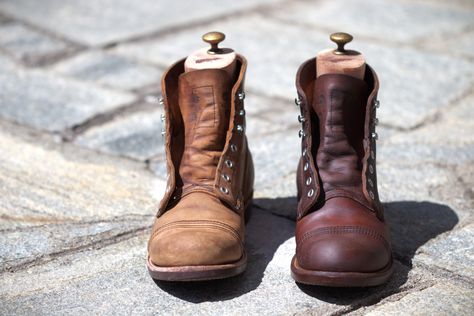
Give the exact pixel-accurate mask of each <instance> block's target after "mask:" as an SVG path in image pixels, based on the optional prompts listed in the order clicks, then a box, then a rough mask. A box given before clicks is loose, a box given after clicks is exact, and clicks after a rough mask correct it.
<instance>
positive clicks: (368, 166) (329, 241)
mask: <svg viewBox="0 0 474 316" xmlns="http://www.w3.org/2000/svg"><path fill="white" fill-rule="evenodd" d="M366 69H367V70H366V74H365V78H364V80H360V79H357V78H354V77H350V76H347V75H340V74H326V75H322V76H320V77H318V78H317V79H316V61H315V59H311V60H308V61H307V62H305V63H304V64H303V65H302V66H301V67H300V69H299V71H298V74H297V78H296V86H297V91H298V99H297V100H296V103H297V104H298V105H299V106H300V107H301V118H300V121H302V124H303V129H302V132H301V136H302V156H301V158H300V161H299V163H298V171H297V187H298V209H297V225H296V244H297V248H296V257H297V260H298V263H299V265H300V266H301V267H303V268H304V269H308V270H318V271H333V272H373V271H377V270H380V269H383V268H384V267H386V266H387V265H388V264H390V263H391V260H392V256H391V244H390V234H389V230H388V225H387V223H386V222H385V220H384V217H383V208H382V204H381V203H380V201H379V197H378V193H377V182H376V170H375V139H376V137H375V136H376V134H375V125H376V117H375V109H376V107H377V106H376V105H377V104H378V103H377V101H376V96H377V92H378V87H379V84H378V79H377V76H376V74H375V72H374V71H373V69H372V68H371V67H370V66H368V65H367V68H366Z"/></svg>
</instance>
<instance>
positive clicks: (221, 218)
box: [147, 55, 392, 286]
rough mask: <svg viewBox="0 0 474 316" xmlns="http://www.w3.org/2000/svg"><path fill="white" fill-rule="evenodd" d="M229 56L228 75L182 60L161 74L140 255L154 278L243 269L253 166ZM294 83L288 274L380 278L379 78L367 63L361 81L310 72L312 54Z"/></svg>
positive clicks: (325, 279) (239, 83) (384, 232)
mask: <svg viewBox="0 0 474 316" xmlns="http://www.w3.org/2000/svg"><path fill="white" fill-rule="evenodd" d="M236 62H237V67H236V73H235V76H234V78H230V77H229V76H228V74H227V73H226V72H225V71H223V70H220V69H204V70H197V71H192V72H185V71H184V59H183V60H180V61H178V62H177V63H175V64H174V65H172V66H171V67H170V68H169V69H168V70H167V71H166V72H165V74H164V75H163V79H162V95H163V100H162V101H163V103H164V111H165V118H166V119H165V129H164V131H163V134H164V135H165V150H166V161H167V170H168V180H167V188H166V193H165V195H164V197H163V200H162V201H161V204H160V206H159V211H158V213H157V218H156V221H155V224H154V226H153V229H152V234H151V237H150V240H149V243H148V261H147V267H148V271H149V273H150V275H151V276H152V278H154V279H156V280H167V281H196V280H211V279H219V278H225V277H231V276H234V275H237V274H239V273H241V272H243V271H244V270H245V267H246V262H247V255H246V252H245V247H244V237H245V218H246V214H247V212H248V209H249V207H250V204H251V201H252V196H253V182H254V166H253V161H252V156H251V154H250V151H249V146H248V143H247V138H246V135H245V109H244V98H245V93H244V76H245V72H246V65H247V62H246V60H245V58H244V57H243V56H241V55H237V61H236ZM296 87H297V92H298V98H297V99H296V104H297V105H298V106H299V107H300V109H301V114H300V115H299V116H298V119H299V121H300V122H301V123H302V130H301V131H300V137H301V138H302V141H301V145H302V148H301V157H300V159H299V161H298V162H296V161H295V164H296V163H297V165H298V167H297V188H298V196H297V199H298V206H297V210H296V212H297V222H296V255H295V256H294V257H293V259H292V261H291V273H292V276H293V278H294V279H295V280H296V281H297V282H301V283H305V284H314V285H324V286H373V285H378V284H381V283H384V282H385V281H387V280H388V279H389V277H390V275H391V273H392V252H391V243H390V237H389V232H388V227H387V223H386V222H385V220H384V216H383V208H382V204H381V203H380V201H379V197H378V194H377V181H376V170H375V158H376V157H375V152H376V151H375V140H376V135H377V134H376V133H375V125H376V124H377V119H376V117H375V112H376V108H377V107H378V101H377V99H376V97H377V92H378V88H379V84H378V79H377V76H376V74H375V72H374V70H373V69H372V68H371V67H369V66H367V71H366V75H365V78H364V80H359V79H356V78H353V77H350V76H346V75H339V74H327V75H323V76H320V77H318V78H317V79H316V60H315V58H313V59H310V60H308V61H306V62H305V63H304V64H303V65H301V67H300V68H299V70H298V73H297V77H296ZM275 229H276V230H277V229H278V227H275ZM262 238H271V236H265V237H262Z"/></svg>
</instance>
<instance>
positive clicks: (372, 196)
mask: <svg viewBox="0 0 474 316" xmlns="http://www.w3.org/2000/svg"><path fill="white" fill-rule="evenodd" d="M369 195H370V198H371V199H372V200H373V199H375V195H374V192H372V191H369Z"/></svg>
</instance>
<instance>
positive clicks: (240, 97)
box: [237, 91, 245, 100]
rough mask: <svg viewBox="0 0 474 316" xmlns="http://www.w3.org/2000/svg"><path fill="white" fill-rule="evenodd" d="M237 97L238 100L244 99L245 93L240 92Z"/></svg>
mask: <svg viewBox="0 0 474 316" xmlns="http://www.w3.org/2000/svg"><path fill="white" fill-rule="evenodd" d="M237 97H238V98H239V100H243V99H245V92H243V91H242V92H240V93H238V94H237Z"/></svg>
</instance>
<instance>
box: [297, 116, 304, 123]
mask: <svg viewBox="0 0 474 316" xmlns="http://www.w3.org/2000/svg"><path fill="white" fill-rule="evenodd" d="M304 121H305V118H304V117H303V115H301V114H298V122H300V123H304Z"/></svg>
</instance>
